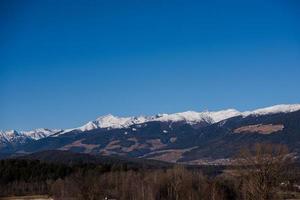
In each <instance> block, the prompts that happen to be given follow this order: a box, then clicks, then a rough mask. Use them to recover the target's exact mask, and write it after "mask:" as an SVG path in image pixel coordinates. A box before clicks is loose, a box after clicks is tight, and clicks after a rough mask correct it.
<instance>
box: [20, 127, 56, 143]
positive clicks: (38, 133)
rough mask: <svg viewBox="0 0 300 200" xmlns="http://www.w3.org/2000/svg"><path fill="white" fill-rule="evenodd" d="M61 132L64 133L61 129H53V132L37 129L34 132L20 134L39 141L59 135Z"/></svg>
mask: <svg viewBox="0 0 300 200" xmlns="http://www.w3.org/2000/svg"><path fill="white" fill-rule="evenodd" d="M60 131H62V130H61V129H53V130H52V129H46V128H38V129H35V130H32V131H21V132H20V133H21V134H22V135H25V136H27V137H29V138H31V139H34V140H39V139H41V138H44V137H48V136H50V135H53V134H55V133H58V132H60Z"/></svg>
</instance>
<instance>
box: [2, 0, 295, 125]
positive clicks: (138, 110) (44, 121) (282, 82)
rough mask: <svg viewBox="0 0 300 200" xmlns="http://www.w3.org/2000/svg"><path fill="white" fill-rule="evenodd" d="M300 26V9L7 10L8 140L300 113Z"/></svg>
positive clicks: (29, 5)
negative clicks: (97, 126)
mask: <svg viewBox="0 0 300 200" xmlns="http://www.w3.org/2000/svg"><path fill="white" fill-rule="evenodd" d="M207 2H211V3H207ZM299 23H300V3H299V1H297V0H281V1H279V0H278V1H277V0H273V1H268V0H266V1H261V0H258V1H255V0H251V1H203V2H201V1H187V0H182V1H173V0H172V1H158V0H157V1H155V0H154V1H153V0H149V1H146V0H145V1H144V0H142V1H138V0H136V1H126V0H122V1H115V0H112V1H111V0H107V1H93V0H92V1H76V0H72V1H71V0H70V1H67V0H57V1H55V0H49V1H47V0H43V1H40V0H37V1H30V0H28V1H21V0H19V1H14V0H2V1H1V2H0V29H1V30H0V95H1V96H0V129H4V130H6V129H17V130H22V129H25V130H28V129H33V128H38V127H48V128H70V127H76V126H79V125H81V124H83V123H85V122H86V121H88V120H92V119H95V118H96V117H98V116H100V115H103V114H108V113H112V114H114V115H118V116H128V115H141V114H144V115H151V114H156V113H172V112H178V111H186V110H196V111H201V110H206V109H209V110H218V109H224V108H237V109H239V110H248V109H253V108H257V107H263V106H269V105H274V104H279V103H299V102H300V24H299Z"/></svg>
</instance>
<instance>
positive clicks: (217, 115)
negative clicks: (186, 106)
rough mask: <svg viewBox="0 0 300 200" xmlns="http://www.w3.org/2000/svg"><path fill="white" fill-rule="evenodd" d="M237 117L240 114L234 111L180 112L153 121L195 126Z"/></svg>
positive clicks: (164, 115) (163, 115)
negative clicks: (180, 122) (200, 123)
mask: <svg viewBox="0 0 300 200" xmlns="http://www.w3.org/2000/svg"><path fill="white" fill-rule="evenodd" d="M238 115H241V113H240V112H239V111H237V110H234V109H228V110H222V111H217V112H209V111H205V112H195V111H187V112H181V113H175V114H162V115H161V117H158V118H156V119H154V120H153V121H162V122H179V121H185V122H187V123H189V124H196V123H199V122H208V123H216V122H219V121H222V120H225V119H228V118H231V117H235V116H238Z"/></svg>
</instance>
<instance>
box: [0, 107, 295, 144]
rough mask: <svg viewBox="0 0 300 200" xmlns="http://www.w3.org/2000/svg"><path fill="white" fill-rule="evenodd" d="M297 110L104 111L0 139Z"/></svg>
mask: <svg viewBox="0 0 300 200" xmlns="http://www.w3.org/2000/svg"><path fill="white" fill-rule="evenodd" d="M298 110H300V104H281V105H275V106H271V107H266V108H261V109H257V110H253V111H245V112H240V111H238V110H235V109H227V110H221V111H215V112H209V111H204V112H195V111H187V112H180V113H174V114H158V115H155V116H148V117H145V116H139V117H116V116H113V115H110V114H109V115H105V116H101V117H99V118H97V119H96V120H94V121H90V122H88V123H87V124H85V125H83V126H81V127H78V128H72V129H66V130H62V129H54V130H51V129H45V128H40V129H36V130H32V131H15V130H10V131H0V142H11V141H15V140H18V141H19V140H20V141H22V140H25V139H31V140H39V139H41V138H45V137H49V136H53V137H54V136H58V135H62V134H65V133H68V132H70V131H79V132H83V131H89V130H93V129H99V128H106V129H119V128H127V127H129V126H131V125H136V124H142V123H146V122H151V121H161V122H181V121H182V122H185V123H188V124H197V123H200V122H207V123H210V124H213V123H217V122H220V121H223V120H226V119H229V118H232V117H236V116H243V117H246V116H249V115H268V114H275V113H288V112H295V111H298Z"/></svg>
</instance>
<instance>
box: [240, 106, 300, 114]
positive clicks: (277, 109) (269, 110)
mask: <svg viewBox="0 0 300 200" xmlns="http://www.w3.org/2000/svg"><path fill="white" fill-rule="evenodd" d="M298 110H300V104H280V105H275V106H270V107H266V108H260V109H257V110H253V111H246V112H243V115H244V116H247V115H268V114H276V113H289V112H295V111H298Z"/></svg>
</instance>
